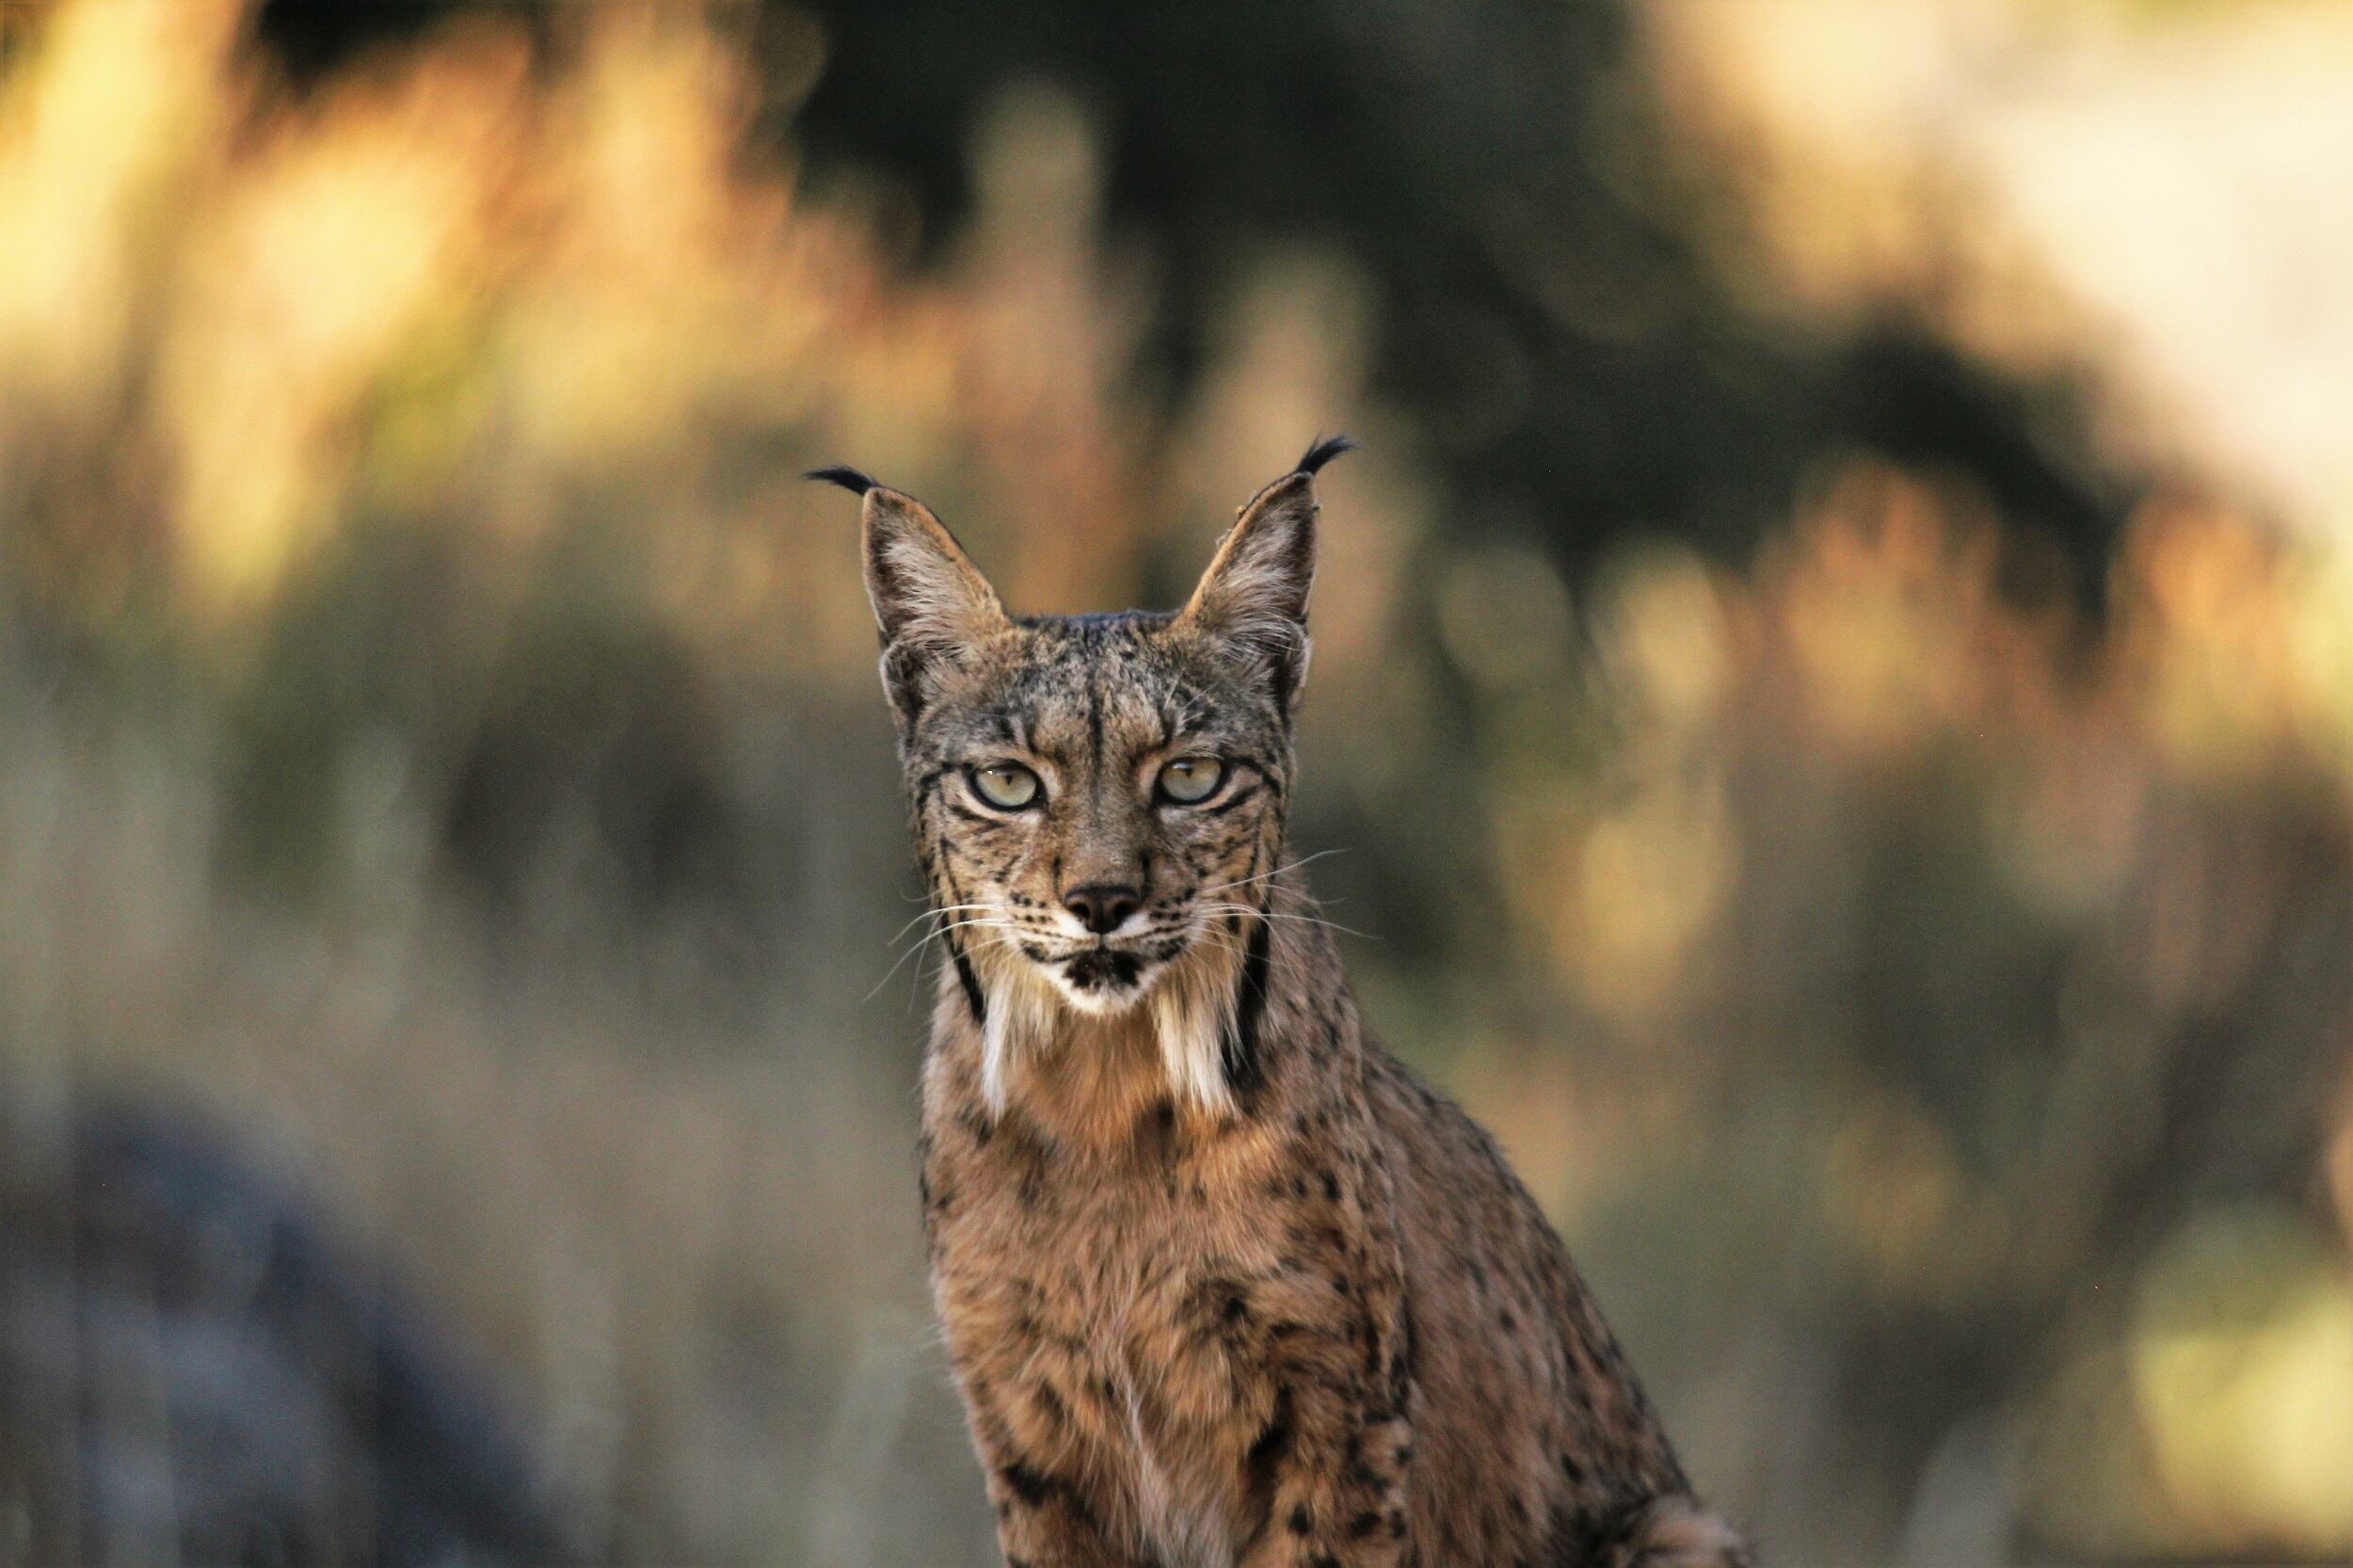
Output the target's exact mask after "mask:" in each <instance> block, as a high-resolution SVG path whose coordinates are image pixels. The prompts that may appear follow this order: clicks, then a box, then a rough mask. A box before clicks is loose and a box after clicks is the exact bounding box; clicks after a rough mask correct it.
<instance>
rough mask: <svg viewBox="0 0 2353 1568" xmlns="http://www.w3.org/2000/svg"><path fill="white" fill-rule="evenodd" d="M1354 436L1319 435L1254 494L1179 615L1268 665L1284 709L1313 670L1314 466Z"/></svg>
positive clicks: (1254, 661) (1262, 666)
mask: <svg viewBox="0 0 2353 1568" xmlns="http://www.w3.org/2000/svg"><path fill="white" fill-rule="evenodd" d="M1354 445H1355V443H1354V442H1353V441H1351V440H1349V439H1348V438H1347V437H1345V436H1335V437H1334V438H1332V439H1331V440H1319V441H1318V442H1316V443H1315V445H1313V446H1311V447H1309V448H1308V449H1307V455H1306V456H1304V457H1302V458H1300V459H1299V466H1298V467H1297V468H1295V469H1293V470H1292V471H1291V472H1289V473H1287V474H1285V475H1283V477H1282V478H1280V479H1277V480H1276V481H1275V482H1274V483H1273V484H1272V485H1269V486H1268V487H1267V488H1264V489H1262V490H1260V491H1259V492H1258V493H1257V495H1254V496H1252V497H1251V498H1250V501H1249V503H1248V504H1246V505H1244V506H1243V507H1242V509H1241V520H1239V521H1237V522H1236V523H1235V524H1234V526H1233V528H1232V529H1231V530H1230V531H1228V532H1227V534H1226V536H1225V538H1224V539H1223V540H1221V541H1219V544H1218V547H1217V554H1216V556H1215V557H1214V558H1212V559H1211V560H1210V562H1209V570H1208V571H1206V572H1204V573H1203V574H1202V577H1201V584H1200V586H1198V587H1196V588H1194V589H1193V599H1192V600H1191V601H1189V602H1188V603H1187V604H1186V605H1185V608H1184V611H1183V613H1182V614H1180V615H1179V616H1177V619H1178V621H1179V622H1180V623H1182V624H1186V625H1190V626H1193V627H1195V628H1198V629H1199V630H1200V631H1201V632H1205V633H1207V634H1208V635H1209V636H1211V637H1214V638H1216V639H1218V640H1219V641H1221V642H1223V643H1225V645H1226V646H1227V647H1228V648H1232V649H1234V650H1235V651H1236V652H1237V653H1239V654H1240V655H1241V656H1242V657H1243V658H1244V659H1246V660H1248V661H1249V662H1250V663H1251V664H1252V665H1253V666H1255V667H1256V668H1257V669H1259V670H1260V671H1262V672H1263V673H1264V674H1265V676H1266V678H1267V680H1269V681H1270V682H1271V683H1272V684H1273V687H1274V699H1275V702H1276V704H1277V705H1278V706H1280V707H1281V708H1282V709H1283V711H1284V712H1289V711H1290V709H1291V705H1292V701H1293V699H1294V698H1295V697H1296V696H1297V695H1298V692H1299V686H1300V683H1301V682H1302V681H1304V680H1305V679H1306V677H1307V652H1308V648H1307V590H1308V588H1309V587H1310V586H1311V585H1312V584H1314V582H1315V577H1316V489H1315V478H1316V471H1317V470H1319V469H1321V468H1322V467H1323V465H1324V464H1326V463H1328V462H1330V461H1331V460H1332V459H1333V458H1335V457H1337V456H1339V455H1340V454H1341V453H1343V452H1346V451H1348V450H1350V448H1352V447H1353V446H1354Z"/></svg>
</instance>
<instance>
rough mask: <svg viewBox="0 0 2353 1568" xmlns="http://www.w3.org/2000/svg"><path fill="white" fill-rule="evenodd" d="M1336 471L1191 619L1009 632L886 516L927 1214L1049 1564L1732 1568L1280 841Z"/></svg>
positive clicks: (1517, 1208)
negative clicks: (928, 963)
mask: <svg viewBox="0 0 2353 1568" xmlns="http://www.w3.org/2000/svg"><path fill="white" fill-rule="evenodd" d="M1347 447H1348V443H1347V442H1346V441H1345V440H1330V441H1320V442H1318V443H1317V444H1316V445H1315V446H1313V447H1311V448H1310V449H1309V450H1308V452H1307V454H1306V456H1304V457H1302V458H1301V459H1300V462H1299V466H1298V467H1297V468H1296V469H1295V470H1293V471H1292V472H1289V473H1288V474H1285V475H1284V476H1283V477H1282V478H1280V479H1277V480H1275V481H1274V482H1273V484H1271V485H1269V486H1267V487H1266V488H1264V489H1262V490H1260V491H1259V492H1258V493H1257V495H1256V496H1253V497H1252V498H1251V500H1250V502H1249V504H1247V505H1245V506H1244V507H1243V508H1242V509H1241V519H1240V520H1239V521H1237V522H1236V523H1235V525H1234V527H1233V528H1232V530H1231V531H1230V532H1228V533H1227V534H1226V536H1225V539H1224V540H1223V541H1222V542H1221V543H1220V544H1219V546H1218V548H1217V552H1216V554H1215V556H1214V557H1213V558H1212V559H1211V561H1210V563H1209V570H1208V572H1207V573H1206V574H1205V575H1204V576H1203V578H1202V579H1201V583H1200V585H1199V586H1198V587H1197V588H1195V589H1194V590H1193V597H1192V599H1191V600H1189V601H1188V602H1187V603H1186V605H1185V607H1184V608H1183V609H1181V610H1179V611H1177V612H1176V613H1174V614H1168V613H1163V612H1151V611H1131V612H1128V613H1126V614H1120V615H1096V616H1016V615H1010V614H1008V613H1007V612H1006V610H1005V608H1004V606H1003V605H1002V604H1001V603H1000V602H999V600H998V597H997V594H996V592H995V590H993V589H992V588H991V587H990V586H989V584H988V583H987V581H986V579H984V577H982V575H981V573H980V571H979V570H978V569H977V568H975V567H974V566H973V564H972V562H971V560H970V559H969V558H968V556H967V555H966V554H965V552H964V551H963V550H962V549H961V548H960V547H959V546H958V545H957V543H956V541H955V539H954V538H953V537H952V536H950V534H949V533H948V531H947V529H946V528H944V527H942V526H941V525H940V522H939V520H938V519H936V518H935V517H934V516H933V515H932V514H931V512H930V511H928V510H927V509H925V507H924V506H923V505H922V504H920V502H918V501H916V500H915V499H914V498H912V497H910V496H906V495H903V494H901V493H900V492H898V491H896V490H892V489H888V488H884V487H882V486H880V485H876V484H875V483H873V482H872V480H870V479H868V478H866V477H865V476H864V475H862V474H859V473H857V472H854V471H852V470H848V469H827V470H824V471H821V472H817V473H814V474H811V475H810V477H811V478H817V479H827V480H831V481H833V482H834V483H837V484H840V485H842V486H843V487H845V488H849V489H852V490H855V491H856V492H858V493H859V494H860V495H862V496H863V497H864V498H865V502H864V526H863V535H864V538H863V550H864V559H865V571H866V586H867V591H868V592H869V594H870V595H871V596H872V600H873V604H874V614H875V616H876V617H877V618H878V619H879V620H880V621H881V623H882V649H883V651H882V677H883V685H884V688H885V690H886V691H887V692H888V696H889V699H890V707H891V712H892V713H893V714H894V715H895V716H896V720H897V724H898V733H899V755H900V759H901V761H902V763H903V765H904V770H905V776H906V788H907V794H908V798H909V802H910V805H911V807H912V811H913V818H914V828H915V843H916V851H917V854H918V856H920V859H921V861H922V866H923V871H924V873H925V875H926V877H927V878H928V880H929V882H930V887H931V894H932V899H933V907H934V913H935V915H936V918H937V921H938V925H939V928H940V930H941V932H942V934H943V936H944V937H945V944H946V952H947V956H948V962H947V963H946V964H945V965H944V966H943V967H942V969H941V974H940V986H939V996H938V1000H937V1004H936V1008H935V1010H934V1013H933V1018H932V1033H931V1046H930V1050H929V1053H928V1055H927V1057H926V1060H925V1065H924V1070H923V1115H922V1122H923V1133H922V1141H921V1178H920V1190H921V1194H922V1205H923V1221H924V1227H925V1232H926V1234H927V1236H928V1237H929V1240H930V1248H931V1269H932V1280H933V1287H934V1290H935V1293H936V1297H937V1302H938V1307H939V1315H940V1319H941V1320H942V1322H943V1324H944V1326H945V1328H946V1331H947V1341H948V1346H949V1351H950V1353H951V1356H952V1361H953V1363H954V1367H955V1373H956V1378H957V1381H958V1384H960V1386H961V1388H962V1391H963V1395H964V1400H965V1404H966V1408H967V1410H968V1414H969V1416H970V1420H971V1427H972V1435H973V1440H974V1443H975V1446H976V1448H978V1450H979V1454H980V1459H981V1463H982V1465H983V1467H984V1470H985V1471H986V1474H987V1483H988V1494H989V1497H990V1499H991V1500H992V1501H993V1502H994V1504H995V1505H996V1511H997V1528H998V1535H999V1539H1000V1543H1001V1544H1002V1546H1003V1549H1004V1554H1005V1560H1006V1561H1007V1563H1009V1564H1013V1565H1016V1568H1342V1565H1347V1568H1373V1565H1380V1568H1395V1565H1400V1564H1413V1565H1416V1568H1636V1565H1643V1568H1668V1565H1675V1568H1734V1565H1740V1564H1745V1563H1747V1562H1748V1560H1749V1559H1748V1556H1747V1553H1746V1550H1745V1548H1744V1547H1743V1546H1742V1544H1741V1543H1740V1541H1739V1540H1738V1538H1737V1536H1736V1535H1735V1534H1734V1532H1733V1531H1732V1530H1731V1529H1730V1528H1727V1527H1726V1526H1725V1525H1724V1524H1722V1523H1721V1521H1720V1520H1719V1519H1718V1518H1717V1517H1716V1516H1715V1515H1713V1514H1711V1513H1709V1512H1706V1511H1705V1509H1703V1508H1702V1507H1701V1506H1700V1504H1699V1503H1698V1502H1697V1501H1696V1500H1695V1499H1694V1498H1693V1496H1692V1493H1691V1488H1690V1484H1689V1481H1687V1480H1685V1478H1684V1474H1683V1470H1682V1467H1681V1466H1680V1465H1679V1464H1677V1462H1676V1460H1675V1456H1674V1452H1673V1449H1672V1448H1670V1447H1669V1446H1668V1443H1667V1439H1666V1436H1665V1435H1664V1433H1663V1432H1661V1431H1660V1430H1659V1424H1658V1421H1657V1416H1655V1415H1654V1414H1653V1413H1652V1410H1651V1407H1650V1404H1649V1402H1648V1401H1647V1400H1645V1399H1644V1398H1643V1395H1642V1391H1641V1387H1640V1386H1639V1385H1638V1384H1637V1383H1636V1382H1635V1379H1634V1374H1633V1373H1632V1371H1631V1370H1629V1369H1628V1368H1627V1367H1626V1364H1625V1357H1624V1356H1623V1355H1621V1354H1620V1352H1619V1350H1618V1347H1617V1344H1616V1342H1615V1341H1614V1340H1613V1339H1612V1338H1611V1337H1610V1334H1609V1329H1608V1327H1607V1326H1605V1325H1604V1323H1603V1321H1602V1318H1601V1313H1600V1310H1599V1308H1598V1307H1597V1306H1596V1305H1595V1304H1594V1303H1593V1297H1592V1295H1591V1294H1590V1293H1589V1292H1588V1291H1587V1289H1586V1288H1585V1286H1584V1283H1583V1282H1582V1281H1581V1280H1580V1279H1579V1278H1578V1276H1577V1271H1576V1269H1575V1268H1574V1267H1573V1266H1572V1265H1571V1264H1570V1262H1569V1258H1568V1255H1567V1253H1566V1252H1565V1251H1564V1250H1563V1249H1562V1247H1561V1241H1560V1240H1559V1238H1557V1237H1556V1236H1555V1235H1554V1234H1553V1232H1552V1230H1551V1228H1550V1227H1549V1226H1548V1225H1547V1224H1545V1219H1544V1216H1543V1214H1542V1213H1541V1212H1539V1210H1538V1209H1537V1207H1536V1204H1535V1202H1534V1201H1533V1200H1532V1199H1531V1198H1529V1195H1528V1192H1527V1191H1526V1189H1524V1188H1523V1187H1521V1185H1520V1183H1519V1181H1518V1179H1517V1178H1516V1177H1514V1176H1513V1174H1512V1172H1511V1170H1510V1168H1509V1167H1508V1166H1506V1165H1505V1163H1504V1161H1503V1158H1502V1156H1501V1155H1500V1154H1498V1153H1497V1150H1496V1146H1495V1144H1493V1143H1492V1142H1490V1141H1489V1139H1488V1138H1487V1135H1486V1134H1485V1133H1484V1132H1482V1131H1481V1130H1480V1128H1478V1127H1477V1126H1475V1125H1474V1124H1473V1123H1472V1122H1471V1121H1470V1120H1469V1118H1467V1117H1465V1115H1464V1114H1463V1113H1462V1112H1460V1111H1458V1110H1457V1109H1456V1108H1455V1107H1454V1106H1453V1105H1451V1104H1450V1103H1449V1102H1448V1101H1447V1100H1446V1099H1444V1098H1443V1097H1441V1096H1438V1095H1437V1094H1436V1093H1434V1092H1433V1091H1432V1090H1431V1089H1430V1088H1429V1087H1427V1086H1426V1085H1424V1084H1423V1083H1421V1082H1420V1081H1419V1080H1417V1079H1416V1078H1415V1077H1414V1076H1413V1075H1412V1074H1411V1073H1409V1072H1407V1071H1406V1070H1405V1068H1404V1067H1402V1066H1401V1065H1400V1064H1398V1063H1397V1061H1396V1060H1395V1059H1394V1058H1392V1057H1391V1056H1390V1055H1389V1054H1388V1052H1387V1051H1386V1050H1385V1049H1384V1048H1382V1047H1381V1045H1380V1044H1379V1043H1378V1042H1377V1041H1375V1040H1374V1038H1373V1037H1372V1034H1371V1032H1369V1030H1368V1029H1367V1028H1366V1027H1365V1025H1364V1023H1363V1022H1362V1021H1361V1020H1360V1019H1359V1017H1358V1016H1357V1011H1356V1003H1355V1000H1354V999H1353V997H1351V995H1350V994H1349V988H1348V982H1347V979H1346V978H1345V976H1344V975H1343V974H1342V972H1341V968H1340V962H1339V958H1338V955H1337V952H1336V951H1335V949H1334V947H1333V944H1332V941H1331V939H1330V936H1329V934H1328V932H1327V930H1326V928H1325V927H1324V926H1323V925H1322V924H1321V922H1320V921H1319V920H1318V918H1317V916H1316V909H1315V904H1314V902H1313V900H1312V899H1311V898H1310V897H1309V896H1308V893H1307V889H1306V884H1305V878H1304V877H1302V876H1301V875H1300V873H1299V870H1298V868H1297V867H1296V866H1295V865H1293V864H1292V863H1291V859H1290V857H1289V855H1288V854H1287V851H1286V849H1285V845H1284V821H1285V817H1286V814H1287V810H1288V808H1289V804H1290V799H1291V791H1292V787H1293V783H1294V780H1295V778H1296V776H1297V775H1296V768H1295V761H1294V759H1293V756H1292V736H1291V728H1292V718H1293V714H1294V712H1295V711H1296V709H1297V707H1298V703H1299V696H1300V689H1301V685H1302V682H1303V681H1304V680H1305V678H1306V674H1307V651H1308V645H1307V589H1308V584H1309V583H1310V581H1311V580H1312V579H1313V577H1314V575H1315V562H1316V497H1315V476H1316V472H1317V471H1318V470H1319V469H1321V467H1322V466H1323V465H1324V464H1325V463H1326V462H1328V461H1330V460H1331V459H1332V458H1333V457H1334V456H1337V455H1338V454H1339V453H1341V452H1343V451H1345V450H1346V449H1347Z"/></svg>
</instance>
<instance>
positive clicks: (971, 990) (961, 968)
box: [939, 856, 988, 1029]
mask: <svg viewBox="0 0 2353 1568" xmlns="http://www.w3.org/2000/svg"><path fill="white" fill-rule="evenodd" d="M939 879H940V880H941V881H942V882H945V883H946V884H947V885H948V902H949V903H950V904H954V905H958V906H959V907H958V909H957V912H956V916H954V917H952V918H951V920H950V921H949V923H950V924H951V925H952V924H954V922H955V920H956V919H958V918H961V916H962V915H963V913H964V911H963V910H962V908H961V907H960V906H961V905H963V904H969V903H970V902H971V900H969V899H968V898H966V897H965V896H964V889H963V888H959V887H957V886H956V877H955V873H954V872H952V871H950V870H949V869H948V860H947V857H946V856H941V857H940V862H939ZM948 956H949V958H950V960H951V961H952V962H953V963H954V965H955V966H956V984H959V985H961V986H963V987H964V1004H965V1005H966V1006H967V1007H969V1008H970V1009H972V1027H973V1028H975V1029H984V1028H986V1027H987V1026H988V999H987V998H986V997H985V996H984V995H982V994H981V979H980V976H978V975H976V974H974V973H973V972H972V961H971V960H970V959H968V958H967V957H966V956H965V955H964V943H963V941H962V940H961V939H960V938H959V937H958V936H956V934H955V933H954V932H953V931H950V932H949V933H948Z"/></svg>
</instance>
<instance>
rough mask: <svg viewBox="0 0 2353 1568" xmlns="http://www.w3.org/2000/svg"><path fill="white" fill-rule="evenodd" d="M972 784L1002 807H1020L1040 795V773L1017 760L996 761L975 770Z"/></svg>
mask: <svg viewBox="0 0 2353 1568" xmlns="http://www.w3.org/2000/svg"><path fill="white" fill-rule="evenodd" d="M972 788H973V790H974V792H977V793H978V794H979V795H980V797H981V798H982V799H983V800H984V801H986V802H988V803H989V804H990V805H991V806H994V807H996V808H998V809H999V810H1000V811H1018V810H1020V809H1021V808H1023V807H1025V806H1028V805H1030V804H1031V803H1032V802H1033V801H1035V800H1036V799H1037V792H1038V783H1037V775H1035V774H1033V773H1032V772H1031V771H1030V770H1029V769H1027V768H1025V767H1023V766H1021V765H1020V764H1019V763H1017V762H995V763H991V764H990V765H989V766H987V767H985V768H974V769H973V770H972Z"/></svg>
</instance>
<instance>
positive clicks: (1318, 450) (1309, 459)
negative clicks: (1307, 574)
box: [812, 436, 1356, 477]
mask: <svg viewBox="0 0 2353 1568" xmlns="http://www.w3.org/2000/svg"><path fill="white" fill-rule="evenodd" d="M1355 450H1356V443H1355V442H1354V441H1352V440H1349V439H1348V438H1347V437H1346V436H1333V437H1330V438H1328V439H1327V438H1325V437H1322V436H1319V437H1317V438H1316V443H1315V445H1313V446H1311V447H1309V448H1308V449H1307V455H1306V456H1305V457H1302V458H1300V459H1299V466H1298V467H1297V468H1295V469H1293V470H1291V472H1293V473H1308V474H1312V473H1314V472H1316V471H1317V470H1318V469H1321V467H1323V465H1324V464H1326V463H1328V462H1330V461H1331V460H1332V459H1333V458H1335V457H1337V456H1339V455H1340V454H1341V453H1343V452H1353V451H1355ZM812 477H813V476H812Z"/></svg>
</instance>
